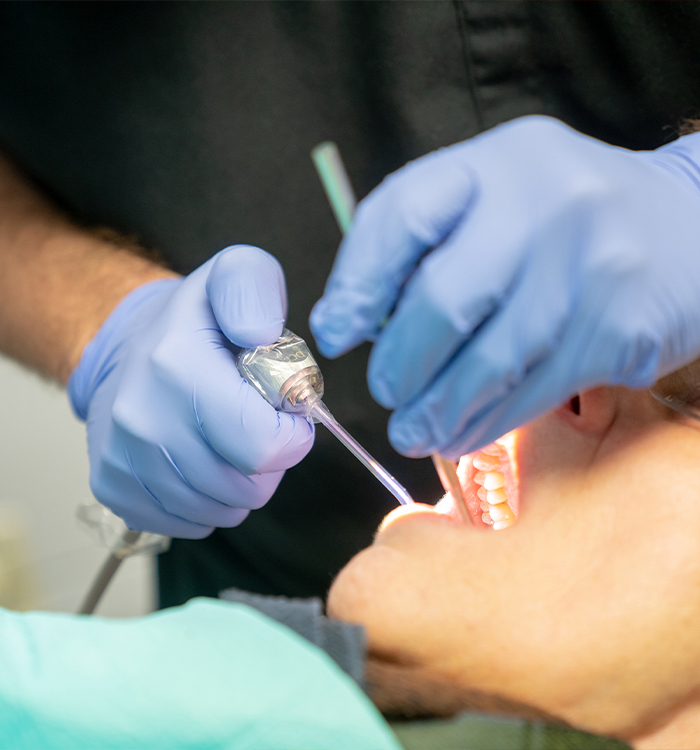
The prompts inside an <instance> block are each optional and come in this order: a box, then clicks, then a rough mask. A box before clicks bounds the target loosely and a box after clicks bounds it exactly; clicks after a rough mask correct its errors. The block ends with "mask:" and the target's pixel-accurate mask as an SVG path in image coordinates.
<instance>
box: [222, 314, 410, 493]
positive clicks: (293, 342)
mask: <svg viewBox="0 0 700 750" xmlns="http://www.w3.org/2000/svg"><path fill="white" fill-rule="evenodd" d="M236 366H237V367H238V371H239V372H240V373H241V375H242V376H243V377H244V378H245V379H246V380H247V381H248V383H250V384H251V385H252V386H253V387H254V388H255V389H256V390H257V391H258V393H260V395H261V396H262V397H263V398H264V399H265V400H266V401H267V402H268V403H270V404H272V406H274V407H275V409H277V410H278V411H284V412H288V413H290V414H300V415H303V416H304V417H306V418H307V419H313V420H314V421H316V422H320V423H321V424H322V425H324V426H325V427H326V428H327V429H328V430H330V431H331V432H332V433H333V434H334V435H335V436H336V437H337V438H338V440H340V442H341V443H342V444H343V445H344V446H345V447H346V448H347V449H348V450H349V451H350V453H352V454H353V456H355V458H357V459H358V461H360V462H361V463H362V464H363V465H364V466H365V467H366V468H367V469H369V471H370V472H371V473H372V474H374V476H375V477H376V478H377V479H378V480H379V481H380V482H381V483H382V484H383V485H384V486H385V487H386V488H387V489H388V490H389V492H391V493H392V495H394V497H395V498H396V499H397V500H398V501H399V502H400V503H401V505H410V504H412V503H413V498H412V497H411V496H410V495H409V494H408V491H407V490H406V488H405V487H404V486H403V485H402V484H401V483H400V482H398V481H397V480H396V479H395V478H394V477H393V476H392V475H391V474H390V473H389V472H388V471H387V470H386V469H385V468H384V467H383V466H382V465H381V464H380V463H379V462H378V461H377V460H376V459H375V458H373V457H372V456H371V455H370V454H369V453H368V452H367V451H366V450H365V449H364V448H363V447H362V446H361V445H360V444H359V443H358V442H357V440H355V438H354V437H353V436H352V435H350V433H349V432H348V431H347V430H346V429H344V428H343V427H342V426H341V425H340V423H339V422H338V420H337V419H336V418H335V417H334V416H333V415H332V414H331V413H330V411H329V410H328V407H327V406H326V405H325V404H324V403H323V401H322V400H321V399H322V398H323V376H322V375H321V370H320V368H319V366H318V365H317V364H316V360H315V359H314V357H313V355H312V354H311V352H310V350H309V347H308V346H307V344H306V342H305V341H304V339H302V338H300V337H299V336H297V335H296V334H294V333H292V332H291V331H289V330H288V329H286V328H285V329H284V330H283V331H282V335H281V336H280V338H279V339H278V340H277V341H276V342H275V343H274V344H271V345H269V346H256V347H254V348H253V349H241V351H240V352H239V353H238V354H237V355H236Z"/></svg>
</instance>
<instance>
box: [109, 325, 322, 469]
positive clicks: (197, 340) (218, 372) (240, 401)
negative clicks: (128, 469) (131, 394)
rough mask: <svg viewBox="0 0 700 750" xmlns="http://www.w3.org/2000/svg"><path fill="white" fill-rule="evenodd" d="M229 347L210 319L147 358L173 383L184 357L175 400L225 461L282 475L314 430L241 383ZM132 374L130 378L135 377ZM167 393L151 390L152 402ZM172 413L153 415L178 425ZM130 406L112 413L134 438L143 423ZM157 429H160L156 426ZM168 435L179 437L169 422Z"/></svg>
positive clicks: (118, 405) (166, 409) (167, 409)
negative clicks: (169, 430)
mask: <svg viewBox="0 0 700 750" xmlns="http://www.w3.org/2000/svg"><path fill="white" fill-rule="evenodd" d="M232 346H233V345H232V344H231V343H230V342H228V340H227V339H226V337H225V336H224V335H223V334H222V333H221V331H219V330H218V328H217V327H216V323H215V321H214V319H213V316H211V314H210V319H207V318H206V316H203V317H202V322H201V324H200V325H199V326H198V327H197V329H196V330H193V331H188V332H186V333H184V334H183V333H181V332H180V331H175V332H173V333H172V334H170V335H168V336H166V337H164V338H163V339H162V340H161V341H160V342H159V344H158V346H157V348H156V349H155V351H154V352H153V354H152V356H151V361H152V362H153V363H154V365H155V368H156V370H157V372H159V373H162V376H161V377H162V378H167V379H169V380H172V379H173V378H174V377H178V374H179V373H181V372H182V369H183V368H182V357H183V352H187V357H188V360H189V363H190V364H191V367H190V368H188V369H187V370H185V372H184V374H183V375H181V376H180V377H182V382H181V383H179V384H178V388H177V391H176V392H177V394H178V399H179V400H180V402H182V405H186V408H187V412H188V415H189V428H190V430H196V431H197V432H198V433H199V435H200V436H201V440H202V441H203V442H204V443H206V444H207V445H208V447H209V448H210V449H211V450H213V451H214V452H216V453H218V454H219V456H221V457H222V458H223V459H224V460H225V461H227V462H228V463H229V464H231V465H233V466H235V467H236V468H237V469H238V470H239V471H241V472H242V473H243V474H247V475H252V474H265V473H269V472H277V471H284V470H285V469H288V468H289V467H290V466H294V465H295V464H297V463H299V461H301V459H302V458H303V457H304V456H305V455H306V454H307V453H308V452H309V450H311V446H312V445H313V439H314V429H313V426H312V425H311V424H310V423H309V422H307V420H306V419H304V418H303V417H297V416H295V415H293V414H285V413H280V412H278V411H276V410H275V409H274V408H273V407H272V406H271V405H270V404H268V403H267V401H265V399H264V398H263V397H262V396H261V395H260V394H259V393H258V392H257V391H256V390H255V389H254V388H253V387H252V386H251V385H249V384H248V383H247V382H246V381H244V380H243V378H242V377H241V376H240V373H239V372H238V369H237V368H236V364H235V360H234V354H233V352H232V351H231V349H232ZM138 375H139V373H135V374H134V377H138ZM161 392H166V393H167V392H168V391H167V389H154V391H153V394H152V398H153V399H154V402H155V401H156V400H157V399H158V398H159V397H160V396H159V394H160V393H161ZM175 406H176V407H177V408H175V409H174V408H173V406H172V404H171V403H170V402H169V403H164V404H163V405H162V406H161V407H160V408H159V409H158V413H159V414H160V415H161V417H160V419H161V420H163V419H168V418H169V417H168V415H170V414H171V413H172V417H173V419H175V420H177V415H178V414H179V413H180V412H179V409H180V408H181V404H180V403H176V404H175ZM132 412H133V408H132V407H131V406H130V404H129V403H127V402H123V401H120V400H118V401H117V402H115V405H114V408H113V413H114V414H116V415H118V418H119V419H120V420H121V421H122V422H123V423H124V424H125V426H127V427H128V425H129V423H133V425H134V426H133V428H132V429H131V430H128V431H130V432H131V433H134V434H138V433H139V429H141V427H140V423H141V422H142V421H143V414H142V413H141V412H139V413H136V414H132ZM161 428H162V424H161ZM172 431H173V435H177V434H178V433H179V432H180V431H181V426H180V424H179V422H177V421H174V422H173V428H172Z"/></svg>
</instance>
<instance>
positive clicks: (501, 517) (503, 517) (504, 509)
mask: <svg viewBox="0 0 700 750" xmlns="http://www.w3.org/2000/svg"><path fill="white" fill-rule="evenodd" d="M489 515H490V516H491V519H492V520H493V521H494V523H495V522H496V521H510V522H511V523H512V522H513V521H515V514H514V513H513V511H512V510H511V509H510V508H509V507H508V505H506V503H503V504H502V505H494V506H492V507H491V508H489Z"/></svg>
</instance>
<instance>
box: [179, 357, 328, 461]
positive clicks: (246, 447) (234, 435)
mask: <svg viewBox="0 0 700 750" xmlns="http://www.w3.org/2000/svg"><path fill="white" fill-rule="evenodd" d="M209 354H210V356H209V358H208V359H209V361H208V363H207V366H205V367H200V368H199V370H198V373H197V382H196V386H195V390H194V391H193V396H192V403H193V409H194V415H195V419H196V420H197V423H198V425H199V430H200V431H201V434H202V435H203V436H204V439H205V440H206V441H207V442H208V443H209V445H210V446H211V447H212V448H213V449H214V450H215V451H216V452H217V453H218V454H219V455H220V456H222V457H223V458H224V459H225V460H226V461H228V463H230V464H232V465H233V466H235V467H236V468H237V469H238V470H239V471H241V472H243V474H247V475H253V474H268V473H270V472H279V471H284V470H285V469H288V468H290V467H291V466H294V465H296V464H297V463H299V461H301V459H302V458H304V456H306V454H307V453H308V452H309V451H310V450H311V447H312V445H313V441H314V428H313V425H312V424H311V423H309V422H308V421H307V420H306V419H304V417H301V416H297V415H294V414H286V413H283V412H278V411H276V410H275V409H274V408H273V407H272V406H271V405H270V404H268V403H267V401H265V399H264V398H263V397H262V396H261V395H260V394H259V393H258V392H257V391H256V390H255V389H254V388H253V386H251V385H250V384H249V383H247V382H246V381H245V380H243V378H241V376H240V375H239V373H238V370H236V368H235V365H233V359H232V355H231V353H230V352H229V351H227V350H226V349H224V348H220V349H218V350H214V351H211V352H210V353H209ZM209 365H211V366H209ZM231 368H232V371H231V372H230V378H223V377H221V375H222V372H226V371H227V369H228V370H229V371H230V370H231Z"/></svg>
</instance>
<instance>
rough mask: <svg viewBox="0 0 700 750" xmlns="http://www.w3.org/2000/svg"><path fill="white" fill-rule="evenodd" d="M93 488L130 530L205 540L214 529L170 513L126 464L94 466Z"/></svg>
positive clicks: (91, 481) (105, 504) (93, 491)
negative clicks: (125, 468)
mask: <svg viewBox="0 0 700 750" xmlns="http://www.w3.org/2000/svg"><path fill="white" fill-rule="evenodd" d="M90 489H91V490H92V493H93V495H94V496H95V497H96V498H97V500H99V501H100V502H101V503H102V504H103V505H104V506H106V507H107V508H109V509H110V510H111V511H112V512H113V513H116V515H118V516H119V517H120V518H121V519H123V520H124V522H125V523H126V525H127V526H128V527H129V528H130V529H134V530H137V531H152V532H154V533H157V534H164V535H165V536H172V537H176V538H178V539H204V538H205V537H207V536H209V534H211V533H212V531H214V525H211V526H208V525H205V524H201V523H196V522H192V521H188V520H185V519H184V518H180V517H178V516H174V515H172V514H170V513H168V512H167V511H166V510H165V509H164V508H163V506H162V505H161V504H160V503H159V502H158V501H157V500H156V498H155V496H154V495H153V494H152V493H151V492H150V491H149V490H148V487H146V486H145V485H144V484H143V483H142V482H140V481H139V480H138V479H137V478H136V477H135V476H134V475H133V474H132V473H131V472H130V471H129V472H125V471H124V467H123V466H116V465H114V464H111V463H107V462H102V463H100V464H99V465H97V468H95V469H92V468H91V470H90ZM244 512H245V513H247V512H248V511H244ZM241 520H243V518H241Z"/></svg>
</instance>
